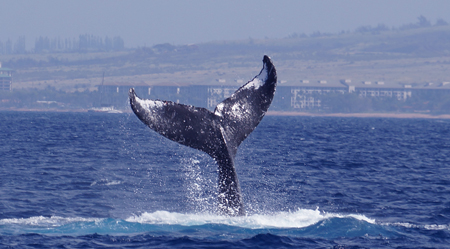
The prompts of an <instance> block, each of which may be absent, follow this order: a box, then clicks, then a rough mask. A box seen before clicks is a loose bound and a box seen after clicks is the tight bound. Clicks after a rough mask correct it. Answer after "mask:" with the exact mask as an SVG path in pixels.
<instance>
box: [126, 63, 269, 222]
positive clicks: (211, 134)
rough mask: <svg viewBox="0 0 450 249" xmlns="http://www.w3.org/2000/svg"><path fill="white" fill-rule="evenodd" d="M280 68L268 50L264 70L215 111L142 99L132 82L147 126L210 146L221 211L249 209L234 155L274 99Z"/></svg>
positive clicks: (137, 108) (196, 146)
mask: <svg viewBox="0 0 450 249" xmlns="http://www.w3.org/2000/svg"><path fill="white" fill-rule="evenodd" d="M276 84H277V73H276V70H275V67H274V65H273V64H272V61H271V59H270V58H269V57H268V56H267V55H265V56H264V58H263V68H262V70H261V72H260V73H259V74H258V75H257V76H255V77H254V78H253V79H252V80H250V81H249V82H247V83H246V84H245V85H243V86H241V87H240V88H239V89H238V90H237V91H236V92H234V93H233V94H232V95H231V96H230V97H229V98H227V99H225V100H224V101H223V102H221V103H220V104H218V105H217V106H216V108H215V110H214V112H211V111H209V110H207V109H205V108H201V107H194V106H190V105H183V104H178V103H174V102H171V101H162V100H149V99H140V98H139V97H138V96H137V95H136V93H135V91H134V89H133V88H131V89H130V91H129V98H130V105H131V109H133V112H134V113H135V114H136V116H137V117H138V118H139V119H140V120H141V121H142V122H143V123H144V124H146V125H147V126H148V127H150V128H151V129H153V130H155V131H156V132H158V133H159V134H161V135H163V136H164V137H166V138H168V139H170V140H172V141H175V142H178V143H180V144H182V145H186V146H189V147H192V148H194V149H198V150H201V151H204V152H206V153H207V154H208V155H210V156H211V157H212V158H214V160H215V161H216V162H217V164H218V167H219V197H218V202H219V211H220V212H221V214H225V215H231V216H236V215H245V209H244V206H243V202H242V196H241V191H240V187H239V182H238V178H237V175H236V170H235V168H234V158H235V156H236V152H237V148H238V146H239V145H240V144H241V143H242V141H244V140H245V138H247V137H248V135H249V134H250V133H251V132H252V131H253V130H254V129H255V128H256V126H257V125H258V124H259V122H260V121H261V119H262V118H263V117H264V115H265V113H266V112H267V110H268V108H269V106H270V104H271V103H272V99H273V96H274V94H275V88H276Z"/></svg>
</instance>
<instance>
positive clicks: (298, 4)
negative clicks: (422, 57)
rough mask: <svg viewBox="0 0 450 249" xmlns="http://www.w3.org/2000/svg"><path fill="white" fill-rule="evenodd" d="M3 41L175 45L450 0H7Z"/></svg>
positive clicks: (337, 25)
mask: <svg viewBox="0 0 450 249" xmlns="http://www.w3.org/2000/svg"><path fill="white" fill-rule="evenodd" d="M0 3H1V6H0V21H1V23H2V25H1V26H2V28H1V32H0V41H3V42H5V41H6V40H7V39H8V38H10V39H11V40H12V41H15V40H16V39H17V37H19V36H25V37H26V41H27V49H29V48H31V47H34V41H35V39H36V38H37V37H39V36H48V37H49V38H54V37H58V36H59V37H61V38H75V37H78V35H80V34H93V35H95V36H101V37H104V36H110V37H112V36H118V35H119V36H121V37H122V38H123V39H124V41H125V46H126V47H137V46H144V45H146V46H152V45H155V44H159V43H166V42H169V43H172V44H175V45H180V44H189V43H199V42H208V41H214V40H234V39H247V38H249V37H252V38H265V37H269V38H283V37H286V36H288V35H289V34H291V33H294V32H296V33H306V34H311V33H313V32H315V31H320V32H331V33H337V32H340V31H342V30H346V31H347V30H351V31H352V30H354V29H355V28H357V27H360V26H363V25H372V26H376V25H378V24H380V23H383V24H386V25H388V26H389V27H392V26H395V27H398V26H400V25H402V24H406V23H415V22H417V17H418V16H420V15H423V16H425V17H426V18H428V20H430V21H431V22H432V23H435V22H436V20H437V19H438V18H442V19H444V20H446V21H447V22H449V23H450V1H449V0H376V1H375V0H370V1H365V0H329V1H326V0H322V1H320V0H310V1H293V0H272V1H268V0H247V1H246V0H240V1H235V0H221V1H214V0H183V1H181V0H163V1H149V0H128V1H122V0H45V1H36V0H1V1H0Z"/></svg>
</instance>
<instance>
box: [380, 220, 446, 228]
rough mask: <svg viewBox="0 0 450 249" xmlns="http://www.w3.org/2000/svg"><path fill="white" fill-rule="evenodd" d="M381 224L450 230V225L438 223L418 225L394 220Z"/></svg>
mask: <svg viewBox="0 0 450 249" xmlns="http://www.w3.org/2000/svg"><path fill="white" fill-rule="evenodd" d="M380 225H385V226H397V227H406V228H422V229H426V230H450V225H437V224H431V225H416V224H411V223H408V222H394V223H382V224H380Z"/></svg>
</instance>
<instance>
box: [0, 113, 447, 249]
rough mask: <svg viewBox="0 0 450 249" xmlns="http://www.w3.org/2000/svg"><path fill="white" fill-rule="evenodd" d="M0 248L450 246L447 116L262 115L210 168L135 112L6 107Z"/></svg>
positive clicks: (0, 137)
mask: <svg viewBox="0 0 450 249" xmlns="http://www.w3.org/2000/svg"><path fill="white" fill-rule="evenodd" d="M0 142H1V143H0V248H109V247H112V248H168V247H170V248H211V247H213V248H296V247H304V248H448V247H449V246H450V120H434V119H433V120H432V119H388V118H385V119H383V118H338V117H278V116H267V117H265V118H264V119H263V121H262V122H261V123H260V125H259V126H258V127H257V128H256V130H255V131H254V132H253V133H252V134H251V135H250V136H249V137H248V138H247V140H245V141H244V143H243V144H242V145H241V146H240V148H239V151H238V154H237V159H236V168H237V173H238V176H239V179H240V184H241V188H242V192H243V199H244V202H245V207H246V210H247V215H246V216H244V217H226V216H219V215H217V214H216V211H217V208H216V205H217V200H216V195H217V166H216V164H215V162H214V161H213V160H212V159H211V158H210V157H209V156H208V155H206V154H205V153H202V152H199V151H196V150H194V149H191V148H188V147H184V146H182V145H178V144H177V143H174V142H172V141H169V140H167V139H165V138H163V137H162V136H160V135H158V134H156V133H155V132H153V131H152V130H150V129H149V128H147V127H146V126H145V125H144V124H143V123H141V122H140V121H139V120H138V119H137V118H136V117H135V116H134V115H133V114H103V113H50V112H49V113H42V112H0Z"/></svg>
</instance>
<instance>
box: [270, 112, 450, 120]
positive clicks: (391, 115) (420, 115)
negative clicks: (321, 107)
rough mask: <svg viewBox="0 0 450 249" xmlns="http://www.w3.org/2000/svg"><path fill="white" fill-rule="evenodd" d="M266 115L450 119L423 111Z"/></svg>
mask: <svg viewBox="0 0 450 249" xmlns="http://www.w3.org/2000/svg"><path fill="white" fill-rule="evenodd" d="M267 115H268V116H309V117H342V118H428V119H450V114H440V115H432V114H424V113H309V112H276V111H268V112H267Z"/></svg>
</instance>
